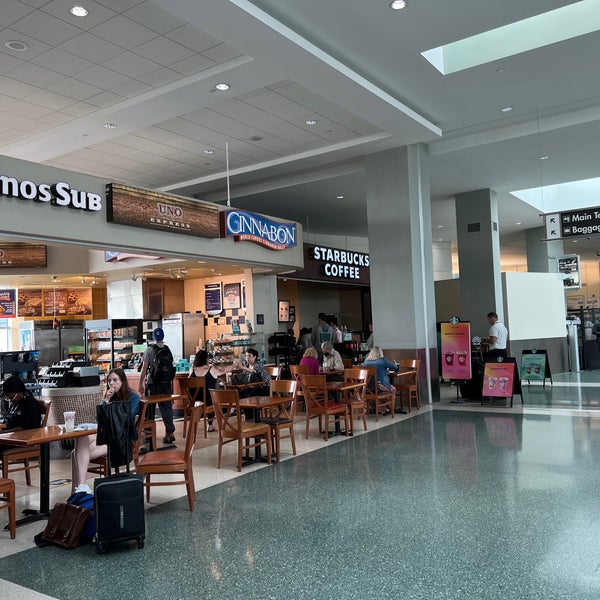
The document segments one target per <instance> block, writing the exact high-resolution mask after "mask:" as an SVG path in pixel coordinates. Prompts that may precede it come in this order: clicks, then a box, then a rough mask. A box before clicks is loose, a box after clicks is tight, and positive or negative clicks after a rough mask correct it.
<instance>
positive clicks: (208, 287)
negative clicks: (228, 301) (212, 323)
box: [204, 283, 223, 317]
mask: <svg viewBox="0 0 600 600" xmlns="http://www.w3.org/2000/svg"><path fill="white" fill-rule="evenodd" d="M204 305H205V308H206V314H207V315H210V316H212V317H214V316H215V315H220V314H221V312H222V310H223V301H222V298H221V284H220V283H207V284H205V285H204Z"/></svg>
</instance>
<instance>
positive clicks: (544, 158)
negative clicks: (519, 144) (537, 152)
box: [540, 155, 550, 160]
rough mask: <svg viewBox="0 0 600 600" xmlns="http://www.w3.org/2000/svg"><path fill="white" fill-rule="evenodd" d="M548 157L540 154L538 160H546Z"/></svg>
mask: <svg viewBox="0 0 600 600" xmlns="http://www.w3.org/2000/svg"><path fill="white" fill-rule="evenodd" d="M549 158H550V157H549V156H547V155H546V156H540V160H548V159H549Z"/></svg>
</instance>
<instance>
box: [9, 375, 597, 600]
mask: <svg viewBox="0 0 600 600" xmlns="http://www.w3.org/2000/svg"><path fill="white" fill-rule="evenodd" d="M441 398H442V399H441V402H439V403H436V404H435V405H434V406H433V407H429V406H424V407H422V408H421V409H420V410H419V411H415V410H413V412H412V413H410V414H409V415H401V414H396V415H395V418H393V419H392V418H390V416H385V417H382V418H380V420H379V423H378V424H376V423H375V420H374V418H373V417H371V418H370V419H369V422H368V427H369V430H368V431H367V432H363V431H362V428H360V427H359V431H357V433H356V435H355V436H353V437H349V438H346V437H339V436H338V437H334V438H331V439H330V441H329V442H327V443H326V442H325V441H324V440H323V439H322V438H321V436H319V435H318V434H317V433H316V426H311V435H310V437H309V439H308V440H306V439H305V438H304V430H303V425H304V422H303V415H302V414H300V415H299V416H298V423H297V426H296V432H297V443H298V455H297V456H296V457H293V456H292V455H291V451H290V449H289V446H287V445H284V455H283V460H282V461H281V462H280V463H279V464H274V465H273V466H270V467H269V466H268V465H260V466H249V467H244V468H243V470H242V473H241V474H239V475H238V473H237V471H236V469H235V462H236V459H235V452H236V450H235V448H234V447H233V445H231V444H229V445H228V446H226V448H225V450H224V455H223V465H222V468H221V469H219V470H217V469H216V441H217V437H216V436H217V434H216V433H210V434H209V438H208V440H205V439H204V438H203V437H202V434H201V433H200V434H199V437H198V444H197V450H196V451H195V454H194V469H195V477H196V488H197V489H198V490H199V492H198V494H197V499H196V510H195V512H193V513H191V512H190V511H189V510H188V509H187V499H186V497H185V490H184V488H183V487H175V486H173V487H165V488H153V489H152V502H151V503H150V504H147V505H146V527H147V538H146V545H145V547H144V548H143V549H142V550H138V549H137V548H136V547H129V546H124V547H118V548H115V549H114V550H113V551H112V552H109V553H108V554H105V555H97V554H96V553H95V549H94V546H93V545H86V546H83V547H80V548H76V549H74V550H63V549H61V548H57V547H46V548H41V549H40V548H37V547H35V546H34V543H33V536H34V535H35V534H36V533H38V532H39V531H41V530H42V529H43V528H44V526H45V522H43V521H42V522H38V523H33V524H29V525H26V526H23V527H19V528H18V529H17V539H16V540H10V538H9V534H8V531H5V530H1V531H0V597H1V598H3V600H13V599H25V598H27V599H36V598H60V599H67V598H68V599H72V598H75V597H78V598H81V597H90V598H96V599H98V600H104V599H111V600H115V599H120V598H144V599H145V600H153V599H161V600H164V599H187V598H190V599H191V598H204V599H213V598H214V599H216V598H220V599H229V600H235V599H238V598H239V599H242V598H243V599H245V600H249V599H258V598H264V599H280V598H281V599H283V598H294V599H296V600H303V599H316V598H319V599H328V598H337V599H340V598H348V599H349V598H352V599H354V598H357V599H361V600H369V599H377V600H380V599H381V598H402V599H427V600H432V599H452V600H454V599H458V598H465V599H485V600H489V599H495V598H498V599H500V598H501V599H503V600H508V599H519V600H523V599H529V598H532V599H542V598H543V599H544V600H552V599H569V600H575V599H589V600H591V599H597V598H600V544H599V543H598V531H599V529H600V522H599V521H600V511H599V510H598V499H599V498H600V469H599V468H598V465H599V464H600V412H599V408H600V371H586V372H582V373H579V374H558V375H554V377H553V382H552V383H550V382H549V381H546V385H545V386H544V385H542V384H541V382H540V383H534V382H532V383H531V384H530V385H528V384H527V383H526V382H524V384H523V400H524V404H521V398H520V397H519V396H515V398H514V406H513V408H510V406H509V403H507V402H506V401H505V400H498V401H496V402H494V401H487V400H486V402H485V403H484V405H483V406H482V404H481V402H480V401H474V400H473V401H471V400H469V401H466V400H463V399H461V398H460V397H459V398H458V399H457V394H456V386H454V385H452V384H451V383H443V384H442V385H441ZM158 429H159V432H161V431H162V424H161V423H159V425H158ZM176 435H177V443H178V445H181V444H182V442H183V438H182V436H181V423H180V422H179V423H178V424H177V433H176ZM55 454H56V453H55ZM68 477H70V465H69V461H68V459H66V458H60V457H59V456H55V458H54V459H53V460H52V465H51V478H52V479H53V480H58V479H60V478H68ZM15 479H16V481H17V496H18V504H19V506H18V510H19V511H20V510H22V509H23V508H25V507H28V506H31V507H35V506H37V504H38V494H37V491H38V490H37V483H38V474H37V473H34V475H33V483H34V485H33V486H31V487H29V488H28V487H27V486H26V485H25V482H24V478H21V477H20V474H15ZM90 481H91V480H90ZM69 490H70V488H69V486H68V485H62V486H61V485H57V486H54V487H53V489H52V504H53V503H54V502H57V501H62V500H64V499H65V498H66V497H67V496H68V494H69ZM5 512H6V511H2V512H0V520H1V521H0V522H1V523H2V524H4V523H5V522H6V516H5ZM3 513H4V514H3Z"/></svg>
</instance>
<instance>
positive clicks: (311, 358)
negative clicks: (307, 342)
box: [300, 346, 321, 375]
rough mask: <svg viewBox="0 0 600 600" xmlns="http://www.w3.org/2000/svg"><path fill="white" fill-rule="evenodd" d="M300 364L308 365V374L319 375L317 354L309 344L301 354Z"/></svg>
mask: <svg viewBox="0 0 600 600" xmlns="http://www.w3.org/2000/svg"><path fill="white" fill-rule="evenodd" d="M300 365H307V366H308V374H309V375H319V374H320V369H321V367H320V365H319V355H318V354H317V351H316V350H315V348H314V346H309V347H308V348H307V349H306V350H305V351H304V354H303V355H302V360H301V361H300Z"/></svg>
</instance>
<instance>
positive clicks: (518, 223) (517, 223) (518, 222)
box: [515, 221, 523, 225]
mask: <svg viewBox="0 0 600 600" xmlns="http://www.w3.org/2000/svg"><path fill="white" fill-rule="evenodd" d="M522 224H523V223H521V221H517V222H516V223H515V225H522Z"/></svg>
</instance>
